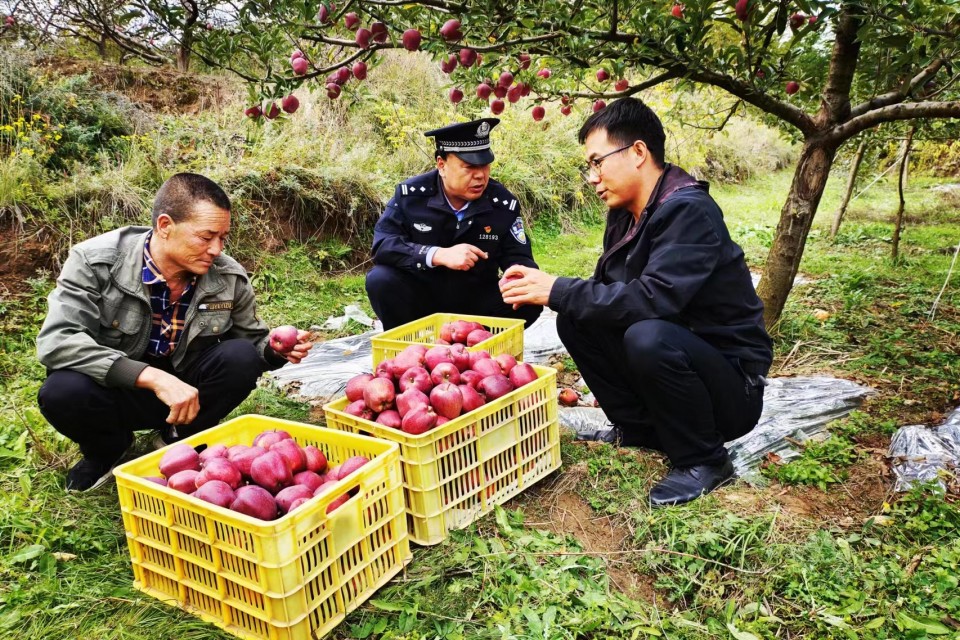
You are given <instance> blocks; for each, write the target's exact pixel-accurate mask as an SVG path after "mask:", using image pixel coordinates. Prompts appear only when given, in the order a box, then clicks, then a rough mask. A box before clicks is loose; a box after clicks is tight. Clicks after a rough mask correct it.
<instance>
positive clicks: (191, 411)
mask: <svg viewBox="0 0 960 640" xmlns="http://www.w3.org/2000/svg"><path fill="white" fill-rule="evenodd" d="M136 386H137V388H139V389H150V390H151V391H153V392H154V393H155V394H156V395H157V397H158V398H160V401H161V402H163V404H165V405H167V406H168V407H170V415H168V416H167V424H172V425H178V424H190V423H191V422H193V421H194V420H195V419H196V417H197V414H198V413H200V392H199V391H197V389H196V388H194V387H191V386H190V385H189V384H187V383H186V382H184V381H183V380H181V379H179V378H177V377H176V376H174V375H171V374H169V373H167V372H166V371H163V370H161V369H157V368H155V367H147V368H146V369H144V370H143V371H141V372H140V376H139V377H138V378H137V382H136Z"/></svg>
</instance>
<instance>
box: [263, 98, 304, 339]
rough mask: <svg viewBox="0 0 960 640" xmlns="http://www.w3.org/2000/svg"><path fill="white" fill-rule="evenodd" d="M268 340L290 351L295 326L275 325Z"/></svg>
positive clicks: (295, 332)
mask: <svg viewBox="0 0 960 640" xmlns="http://www.w3.org/2000/svg"><path fill="white" fill-rule="evenodd" d="M273 106H274V107H275V106H276V105H273ZM291 113H292V112H291ZM268 117H269V116H268ZM274 117H276V116H274ZM269 341H270V348H271V349H273V350H274V351H276V352H277V353H280V354H284V353H290V352H291V351H293V348H294V347H295V346H297V328H296V327H294V326H291V325H289V324H285V325H283V326H280V327H276V328H274V329H273V330H272V331H271V332H270V337H269Z"/></svg>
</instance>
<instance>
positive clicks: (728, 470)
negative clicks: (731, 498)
mask: <svg viewBox="0 0 960 640" xmlns="http://www.w3.org/2000/svg"><path fill="white" fill-rule="evenodd" d="M732 479H733V463H732V462H730V459H729V458H728V459H727V460H726V461H725V462H723V464H717V465H710V464H698V465H695V466H692V467H675V468H673V469H671V470H670V473H668V474H667V476H666V477H665V478H664V479H663V480H661V481H660V482H658V483H657V484H656V485H655V486H654V487H653V489H651V490H650V504H651V506H654V507H664V506H668V505H674V504H683V503H684V502H690V501H691V500H696V499H697V498H699V497H700V496H702V495H706V494H708V493H710V492H711V491H713V490H714V489H716V488H717V487H721V486H723V485H725V484H727V483H728V482H730V481H731V480H732Z"/></svg>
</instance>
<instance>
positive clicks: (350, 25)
mask: <svg viewBox="0 0 960 640" xmlns="http://www.w3.org/2000/svg"><path fill="white" fill-rule="evenodd" d="M359 24H360V16H358V15H357V14H356V12H354V11H351V12H350V13H348V14H347V15H345V16H343V26H345V27H346V28H347V29H349V30H350V31H354V30H355V29H356V27H357V25H359Z"/></svg>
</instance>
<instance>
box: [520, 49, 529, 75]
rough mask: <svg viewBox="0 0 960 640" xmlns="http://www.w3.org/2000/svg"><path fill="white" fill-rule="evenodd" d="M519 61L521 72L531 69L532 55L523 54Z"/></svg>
mask: <svg viewBox="0 0 960 640" xmlns="http://www.w3.org/2000/svg"><path fill="white" fill-rule="evenodd" d="M518 59H519V60H520V70H521V71H526V70H527V69H529V68H530V54H529V53H521V54H520V55H519V56H518Z"/></svg>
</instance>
